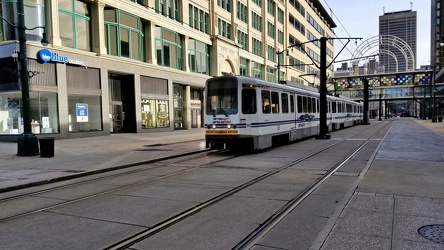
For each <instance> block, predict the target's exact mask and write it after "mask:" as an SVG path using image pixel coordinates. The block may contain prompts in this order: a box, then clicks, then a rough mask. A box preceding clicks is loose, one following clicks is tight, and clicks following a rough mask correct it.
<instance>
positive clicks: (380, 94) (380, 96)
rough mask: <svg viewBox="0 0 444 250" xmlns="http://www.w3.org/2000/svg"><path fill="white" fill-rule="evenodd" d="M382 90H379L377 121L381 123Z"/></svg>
mask: <svg viewBox="0 0 444 250" xmlns="http://www.w3.org/2000/svg"><path fill="white" fill-rule="evenodd" d="M381 116H382V89H379V119H378V121H382V118H381Z"/></svg>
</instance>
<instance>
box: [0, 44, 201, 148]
mask: <svg viewBox="0 0 444 250" xmlns="http://www.w3.org/2000/svg"><path fill="white" fill-rule="evenodd" d="M27 50H28V58H27V62H28V64H27V65H28V72H29V77H30V79H29V96H30V113H31V121H30V122H31V127H32V132H33V133H34V134H36V135H37V136H38V137H39V136H48V135H51V136H53V137H55V138H58V139H63V138H77V137H87V136H100V135H109V134H111V133H145V132H148V133H149V132H158V131H169V130H177V129H193V128H199V127H201V126H203V121H202V119H203V111H204V102H203V100H204V98H205V97H204V91H203V90H204V83H205V80H206V79H208V78H209V76H206V75H200V74H195V73H187V72H184V71H179V70H175V69H170V68H166V67H159V66H155V65H151V64H147V63H142V62H139V61H133V60H129V59H128V60H126V59H125V58H116V57H111V56H106V55H105V56H97V55H96V54H95V53H88V52H81V51H80V52H79V51H75V50H67V49H64V50H63V49H59V50H57V49H54V48H42V47H41V46H37V45H36V46H33V45H28V48H27ZM14 51H17V44H16V43H9V44H2V45H0V74H1V75H2V77H1V79H0V141H14V139H16V138H17V136H18V135H19V134H21V133H22V132H23V118H22V116H21V114H22V111H21V110H22V92H21V84H20V81H18V79H19V78H18V74H17V72H19V66H18V62H17V60H16V58H13V57H12V56H11V55H12V54H13V53H14Z"/></svg>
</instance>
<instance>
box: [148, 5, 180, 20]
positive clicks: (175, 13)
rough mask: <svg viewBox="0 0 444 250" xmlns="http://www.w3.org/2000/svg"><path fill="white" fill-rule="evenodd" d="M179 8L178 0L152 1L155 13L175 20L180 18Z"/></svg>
mask: <svg viewBox="0 0 444 250" xmlns="http://www.w3.org/2000/svg"><path fill="white" fill-rule="evenodd" d="M181 8H182V2H181V1H180V0H155V2H154V9H155V10H156V12H157V13H160V14H162V15H164V16H167V17H169V18H171V19H173V20H176V21H181V20H182V19H181V18H182V17H181V16H182V13H181Z"/></svg>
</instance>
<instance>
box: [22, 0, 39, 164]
mask: <svg viewBox="0 0 444 250" xmlns="http://www.w3.org/2000/svg"><path fill="white" fill-rule="evenodd" d="M17 15H18V26H17V28H18V39H19V47H20V53H19V65H20V81H21V85H22V112H23V113H22V116H23V133H22V134H21V135H19V137H18V144H17V155H18V156H32V155H38V154H39V147H38V141H37V137H36V136H35V135H34V134H33V133H32V130H31V114H30V103H29V85H28V84H29V73H28V65H27V55H26V33H25V31H26V26H25V11H24V4H23V0H18V1H17ZM20 123H21V121H19V126H20Z"/></svg>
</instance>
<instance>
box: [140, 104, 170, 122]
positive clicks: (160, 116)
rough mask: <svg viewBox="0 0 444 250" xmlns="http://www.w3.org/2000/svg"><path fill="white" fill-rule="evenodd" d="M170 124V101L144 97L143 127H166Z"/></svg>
mask: <svg viewBox="0 0 444 250" xmlns="http://www.w3.org/2000/svg"><path fill="white" fill-rule="evenodd" d="M169 126H170V118H169V113H168V101H165V100H155V99H144V98H143V97H142V127H143V128H166V127H169Z"/></svg>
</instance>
